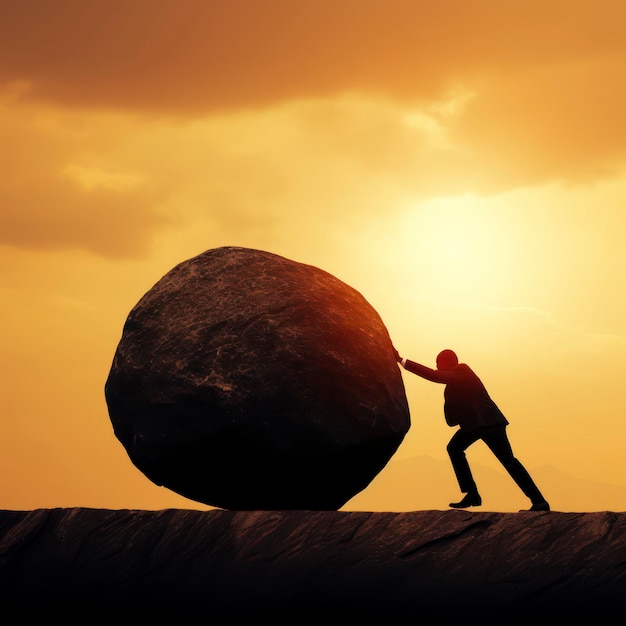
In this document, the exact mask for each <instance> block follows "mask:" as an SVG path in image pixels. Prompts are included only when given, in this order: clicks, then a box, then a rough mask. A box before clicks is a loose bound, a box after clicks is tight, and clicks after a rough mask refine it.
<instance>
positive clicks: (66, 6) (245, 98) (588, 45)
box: [0, 0, 626, 194]
mask: <svg viewBox="0 0 626 626" xmlns="http://www.w3.org/2000/svg"><path fill="white" fill-rule="evenodd" d="M538 15H541V19H537V16H538ZM624 17H626V5H624V3H622V2H619V1H617V0H593V1H590V0H579V1H576V2H570V3H568V4H567V7H564V6H563V4H562V3H561V2H556V1H548V2H546V1H540V0H530V1H528V2H524V3H509V2H504V3H503V2H501V1H499V0H469V1H468V0H447V1H446V0H444V1H443V2H436V3H434V2H420V1H417V2H416V1H414V0H388V1H384V2H383V1H380V2H376V1H372V2H363V1H362V0H345V1H342V2H335V1H334V0H313V1H307V0H304V1H303V2H292V1H291V0H266V1H264V2H257V1H256V0H228V1H226V0H214V1H212V2H201V1H197V0H186V1H182V2H173V1H171V0H169V1H168V0H135V1H134V2H132V3H128V2H126V1H121V0H107V1H104V0H103V1H96V2H89V3H84V2H77V1H75V0H59V1H58V2H55V3H53V4H51V3H49V2H47V1H45V0H32V1H31V2H28V3H24V2H21V1H17V0H15V1H12V0H9V1H8V2H5V3H4V4H3V19H2V20H1V21H0V86H2V85H4V86H5V89H9V90H12V91H13V93H14V95H15V93H18V92H19V94H18V95H19V98H20V101H21V102H22V103H23V104H29V103H39V104H45V105H47V106H50V107H51V108H53V109H56V110H62V109H67V110H71V111H75V112H76V113H77V114H80V113H85V112H92V113H93V112H103V111H110V112H111V111H115V112H116V114H119V115H138V116H140V119H141V120H144V123H145V124H147V121H145V120H148V119H149V120H151V123H153V124H163V123H166V124H168V123H175V124H176V123H180V124H184V123H187V122H189V120H195V121H203V120H207V119H210V118H214V119H221V118H222V117H223V116H229V115H241V114H246V113H250V112H255V111H256V112H262V111H272V110H284V107H286V106H289V105H293V104H295V103H299V102H318V103H320V106H319V117H318V129H319V131H320V134H321V136H322V137H323V138H325V139H326V140H329V132H328V131H329V130H331V129H332V131H333V132H337V133H338V141H339V140H341V139H343V140H345V141H347V142H350V141H351V142H353V143H354V146H353V148H354V149H355V150H359V151H360V155H361V157H360V158H361V159H362V161H361V165H364V164H365V159H366V158H368V159H369V162H370V165H371V166H372V168H378V170H379V171H380V168H387V169H391V168H395V169H396V171H397V175H398V176H404V178H405V181H407V182H406V183H404V184H407V185H408V180H409V178H412V179H413V182H412V185H413V189H414V191H415V192H416V193H418V194H420V193H422V194H424V193H426V194H428V193H433V191H434V190H438V189H441V188H442V187H446V190H447V193H468V192H473V193H479V194H492V193H498V192H501V191H503V190H506V189H511V188H515V187H521V186H527V185H531V184H540V183H542V182H545V181H550V180H568V181H575V182H581V181H591V180H595V179H598V178H604V177H609V176H611V175H613V174H615V172H616V171H618V170H619V169H620V168H621V167H622V165H623V162H624V160H625V156H626V155H625V154H624V147H623V146H624V143H625V140H626V126H625V125H624V124H623V123H622V112H623V111H624V110H625V109H626V88H625V87H624V82H623V81H622V80H621V76H622V75H623V74H624V71H625V67H624V66H625V64H626V36H625V33H624V26H623V24H625V23H626V20H625V19H624ZM16 90H17V91H16ZM349 97H354V98H357V99H359V100H360V101H362V102H365V101H372V102H376V101H379V102H380V101H386V102H389V103H391V102H393V103H395V105H394V106H395V108H396V109H397V110H402V111H404V113H405V115H406V118H405V122H406V123H405V124H399V123H398V122H397V119H396V118H394V119H392V118H389V120H388V122H389V123H388V125H387V129H385V128H383V124H382V120H381V118H380V116H379V113H380V107H375V108H374V109H372V110H371V111H369V112H368V111H367V110H365V109H361V110H360V111H357V113H358V114H360V115H361V116H362V117H360V118H358V119H356V120H355V119H351V118H350V115H351V114H352V113H354V112H355V111H356V109H354V108H350V107H346V106H345V99H346V98H349ZM332 101H337V102H339V105H338V107H337V108H336V109H335V111H330V107H329V103H330V102H332ZM455 107H457V108H455ZM314 109H315V107H313V106H311V107H309V113H310V117H309V123H311V124H313V123H314V119H313V118H314V116H315V115H318V113H311V112H312V111H313V110H314ZM370 113H371V115H372V117H371V118H368V115H369V114H370ZM342 116H343V117H342ZM324 123H328V124H329V126H328V127H327V128H324V127H323V124H324ZM340 123H343V124H344V125H345V130H342V129H341V128H340ZM368 123H371V129H369V130H368V129H367V125H368ZM427 126H428V127H429V132H430V139H431V141H432V142H433V145H434V142H435V140H436V141H438V142H439V143H438V144H437V146H438V147H439V148H440V149H439V150H434V149H432V147H433V145H431V146H430V147H429V148H428V150H427V151H426V152H425V153H424V154H427V156H428V158H427V159H426V158H419V156H416V149H415V139H416V136H415V135H416V134H415V132H412V131H414V130H415V129H416V128H417V129H418V130H419V131H420V133H419V141H421V140H422V139H423V136H424V132H423V131H425V130H426V129H427ZM385 130H388V131H389V134H388V135H387V136H384V135H380V134H378V135H377V134H376V133H377V132H385ZM350 132H352V133H353V135H352V136H350V134H349V133H350ZM368 142H369V143H368ZM328 145H329V146H330V142H329V144H328ZM347 147H348V146H347V145H345V146H338V148H339V149H340V150H341V149H342V148H347ZM368 149H370V155H369V157H365V156H364V155H365V152H366V150H368ZM328 156H329V158H332V156H331V155H330V153H328ZM78 166H80V167H83V165H81V164H78ZM90 167H93V166H90ZM118 169H119V168H118ZM118 169H117V170H113V171H118ZM118 173H119V172H118Z"/></svg>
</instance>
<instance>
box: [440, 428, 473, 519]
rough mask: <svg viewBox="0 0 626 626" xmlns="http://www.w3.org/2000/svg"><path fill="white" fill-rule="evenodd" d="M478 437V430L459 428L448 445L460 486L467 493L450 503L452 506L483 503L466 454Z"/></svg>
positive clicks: (460, 506) (461, 506)
mask: <svg viewBox="0 0 626 626" xmlns="http://www.w3.org/2000/svg"><path fill="white" fill-rule="evenodd" d="M478 439H479V436H478V434H477V433H476V432H467V431H464V430H461V429H459V430H457V431H456V433H454V435H453V436H452V439H450V441H449V442H448V445H447V447H446V450H447V452H448V455H449V457H450V461H451V463H452V469H453V470H454V474H455V476H456V479H457V482H458V483H459V488H460V489H461V492H463V493H465V494H467V495H466V496H465V498H463V499H462V500H461V501H460V502H456V503H450V506H452V507H455V508H463V507H465V506H479V505H480V504H481V503H482V502H481V498H480V495H479V493H478V487H477V486H476V482H475V481H474V477H473V476H472V470H471V469H470V466H469V463H468V462H467V456H466V455H465V450H467V448H469V446H471V445H472V444H473V443H474V442H475V441H477V440H478Z"/></svg>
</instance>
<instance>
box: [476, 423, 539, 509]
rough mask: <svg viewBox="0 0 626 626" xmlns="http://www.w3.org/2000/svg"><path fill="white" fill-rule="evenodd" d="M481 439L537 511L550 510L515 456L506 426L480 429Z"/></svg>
mask: <svg viewBox="0 0 626 626" xmlns="http://www.w3.org/2000/svg"><path fill="white" fill-rule="evenodd" d="M480 438H481V439H482V440H483V441H484V442H485V443H486V444H487V446H488V447H489V449H490V450H491V451H492V452H493V453H494V455H495V457H496V458H497V459H498V461H500V463H502V466H503V467H504V469H506V471H507V472H508V473H509V475H510V476H511V478H512V479H513V480H514V481H515V483H516V484H517V486H518V487H519V488H520V489H521V490H522V492H523V493H524V495H525V496H526V497H527V498H529V499H530V501H531V502H532V504H533V507H539V508H537V509H536V510H549V506H548V503H547V501H546V499H545V498H544V497H543V494H542V493H541V491H539V487H537V485H536V484H535V481H534V480H533V479H532V478H531V476H530V474H529V473H528V471H527V470H526V468H525V467H524V466H523V465H522V463H521V462H520V461H519V459H517V458H516V457H515V456H514V455H513V450H512V448H511V444H510V442H509V438H508V436H507V434H506V426H499V425H498V426H486V427H485V428H481V429H480Z"/></svg>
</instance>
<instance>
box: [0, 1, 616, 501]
mask: <svg viewBox="0 0 626 626" xmlns="http://www.w3.org/2000/svg"><path fill="white" fill-rule="evenodd" d="M625 76H626V4H625V3H623V2H621V1H618V0H613V1H610V0H582V1H581V0H572V1H569V2H560V1H556V0H541V1H537V0H526V1H524V2H521V1H519V2H518V1H515V0H511V1H506V2H503V1H501V0H498V1H495V0H482V1H479V0H466V1H461V0H441V1H440V2H436V3H434V2H430V1H428V2H427V1H421V0H413V1H409V0H340V1H337V0H301V1H299V2H292V1H291V0H263V2H261V1H255V0H205V1H201V0H180V1H173V0H93V1H91V2H83V1H81V0H56V1H55V2H49V1H47V0H0V145H1V148H0V165H1V167H0V293H1V294H2V302H3V306H2V307H1V308H0V342H1V345H2V351H1V353H0V372H1V374H2V385H1V386H0V405H1V406H2V427H3V436H2V438H1V439H0V508H2V509H36V508H53V507H95V508H112V509H119V508H131V509H142V508H143V509H161V508H170V507H178V508H200V509H203V508H206V507H204V505H201V504H200V503H197V502H193V501H190V500H188V499H186V498H183V497H181V496H178V495H177V494H175V493H173V492H171V491H169V490H167V489H166V488H163V487H157V486H156V485H154V484H152V483H151V482H150V481H149V480H148V479H147V478H146V477H145V476H144V475H143V474H141V472H140V471H139V470H138V469H137V468H135V467H134V466H133V465H132V463H131V462H130V460H129V458H128V456H127V454H126V452H125V450H124V449H123V447H122V445H121V444H120V442H119V441H118V440H117V439H116V438H115V436H114V434H113V430H112V426H111V423H110V419H109V416H108V412H107V406H106V402H105V399H104V383H105V380H106V377H107V375H108V372H109V370H110V367H111V362H112V359H113V355H114V353H115V350H116V347H117V344H118V342H119V340H120V338H121V332H122V327H123V324H124V321H125V319H126V317H127V315H128V313H129V312H130V310H131V308H132V307H133V306H134V305H135V304H136V303H137V302H138V300H139V299H140V298H141V297H142V296H143V295H144V294H145V293H146V292H147V291H148V290H149V289H150V288H151V287H152V286H153V285H154V284H155V283H156V282H157V281H158V280H159V279H160V278H161V277H162V276H163V275H164V274H165V273H167V272H168V271H169V270H170V269H171V268H172V267H173V266H174V265H176V264H178V263H179V262H181V261H184V260H186V259H189V258H191V257H193V256H195V255H197V254H200V253H201V252H204V251H205V250H208V249H211V248H216V247H221V246H243V247H249V248H255V249H261V250H266V251H268V252H272V253H276V254H279V255H282V256H285V257H287V258H290V259H292V260H295V261H299V262H303V263H307V264H311V265H315V266H316V267H319V268H321V269H324V270H325V271H328V272H330V273H331V274H333V275H334V276H336V277H337V278H340V279H341V280H343V281H344V282H346V283H347V284H349V285H351V286H352V287H354V288H355V289H357V290H358V291H359V292H360V293H361V294H363V296H364V297H365V298H366V299H367V300H368V301H369V302H370V304H371V305H372V306H373V307H374V308H375V309H376V310H377V311H378V313H379V314H380V316H381V318H382V319H383V321H384V323H385V325H386V326H387V328H388V330H389V333H390V335H391V337H392V340H393V342H394V345H395V346H396V348H397V349H398V350H399V352H400V353H401V354H402V356H405V357H407V358H409V359H412V360H415V361H418V362H421V363H424V364H426V365H430V366H433V367H434V364H435V357H436V355H437V353H438V352H439V351H440V350H442V349H444V348H451V349H454V350H455V351H456V352H457V354H458V355H459V359H460V360H461V361H462V362H466V363H468V364H469V365H470V366H471V367H472V368H473V369H474V370H475V371H476V372H477V374H478V375H479V376H480V377H481V379H482V380H483V382H484V383H485V385H486V386H487V388H488V390H489V392H490V394H491V396H492V398H493V399H494V400H495V401H496V403H497V404H498V405H499V406H500V408H501V409H502V410H503V412H504V413H505V415H506V416H507V418H508V419H509V421H510V426H509V428H508V433H509V438H510V440H511V443H512V446H513V450H514V453H515V454H516V456H517V457H518V458H519V459H520V460H521V461H522V462H523V463H524V465H525V466H526V467H527V468H528V469H529V471H530V472H531V474H535V472H536V473H537V474H536V475H541V476H543V475H547V474H545V472H546V471H547V469H549V471H550V472H552V474H551V475H554V472H556V473H557V475H558V476H567V477H568V484H573V485H578V484H579V485H581V487H580V489H577V488H576V486H574V487H573V488H571V489H570V491H571V492H572V493H573V492H574V491H577V493H576V495H577V498H578V500H577V503H582V504H579V506H582V507H583V510H603V507H604V503H603V502H602V501H601V500H600V501H598V499H597V498H596V497H595V495H594V489H593V488H589V487H588V485H589V484H593V481H595V482H597V483H598V484H610V485H614V486H621V487H624V506H625V507H626V455H625V454H624V448H625V446H626V423H625V420H624V417H625V410H624V394H625V382H626V297H625V295H624V285H625V284H626V246H625V245H624V242H625V240H626V121H625V120H624V111H625V110H626V80H624V77H625ZM402 377H403V381H404V384H405V388H406V394H407V399H408V401H409V407H410V411H411V428H410V430H409V432H408V433H407V435H406V437H405V439H404V441H403V442H402V444H401V446H400V448H399V449H398V451H397V452H396V454H395V455H394V457H393V458H392V459H391V461H390V464H389V466H391V465H392V464H394V463H402V462H408V461H410V460H411V459H414V458H416V457H424V456H425V457H428V458H432V459H433V460H435V461H436V462H437V463H438V462H440V461H441V462H447V454H446V450H445V447H446V444H447V441H448V439H449V438H450V436H451V435H452V434H453V432H454V430H453V429H450V428H449V427H448V426H446V425H445V422H444V420H443V412H442V407H443V387H442V386H441V385H437V384H434V383H430V382H428V381H425V380H423V379H420V378H418V377H416V376H414V375H412V374H410V373H408V372H403V373H402ZM468 457H469V459H470V463H476V464H479V465H480V464H482V465H484V466H485V467H490V468H491V469H493V470H494V471H498V468H499V466H498V464H497V462H496V461H495V460H494V459H492V458H491V457H490V455H489V453H488V451H487V450H486V449H485V448H483V447H481V445H480V444H476V445H475V446H473V447H472V448H470V450H469V451H468ZM444 465H445V463H442V466H444ZM386 471H387V468H385V470H383V472H386ZM415 479H416V477H415V476H411V477H410V478H409V477H408V476H407V478H406V481H407V482H406V485H405V484H404V483H403V482H402V479H399V482H398V484H396V489H397V490H398V491H400V492H402V490H403V489H404V488H405V487H406V497H407V503H408V505H407V506H408V507H409V508H414V509H420V508H423V507H424V506H426V505H425V504H424V502H425V500H420V487H419V485H420V484H423V485H426V483H428V484H429V485H430V484H431V483H433V481H436V477H434V476H420V477H417V481H418V482H417V483H416V482H415ZM572 481H573V482H572ZM576 481H579V482H576ZM442 484H445V489H446V491H444V492H442V493H441V500H442V505H441V506H442V507H443V508H445V506H446V503H447V502H449V501H451V500H454V499H458V495H459V494H458V491H457V486H456V485H455V484H454V483H453V482H452V481H450V475H446V478H445V480H444V482H443V483H442ZM550 484H551V485H552V484H554V490H555V492H553V493H550V494H546V495H547V497H548V499H550V500H552V501H553V502H554V501H556V502H557V503H558V504H560V506H561V510H567V507H568V500H567V497H566V495H565V494H564V493H558V492H557V491H558V489H559V487H558V485H559V482H558V480H557V481H556V482H554V481H553V482H552V483H550ZM583 485H584V486H585V487H584V488H583ZM429 488H430V487H429ZM585 490H587V491H585ZM598 493H599V492H598ZM367 494H368V490H367V489H366V490H365V491H364V492H363V493H362V494H360V496H363V498H362V500H361V502H363V503H364V505H363V506H366V507H368V508H369V509H370V510H378V508H380V507H384V504H382V503H381V501H380V500H376V497H375V496H374V495H372V497H371V498H370V499H369V500H368V498H367ZM585 494H587V495H588V499H585ZM483 496H484V494H483ZM559 498H561V500H560V501H559ZM503 501H504V496H503ZM490 503H491V504H490V506H491V507H492V508H491V510H502V507H504V505H503V504H502V503H499V501H498V494H491V496H490ZM524 503H525V499H523V498H522V501H521V504H524ZM507 506H508V505H507ZM607 506H608V505H607ZM611 506H615V505H614V504H613V503H611ZM499 507H500V508H499ZM585 507H586V509H585Z"/></svg>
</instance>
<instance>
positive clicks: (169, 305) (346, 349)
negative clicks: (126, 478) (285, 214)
mask: <svg viewBox="0 0 626 626" xmlns="http://www.w3.org/2000/svg"><path fill="white" fill-rule="evenodd" d="M105 397H106V402H107V406H108V410H109V416H110V419H111V422H112V424H113V428H114V432H115V434H116V436H117V438H118V439H119V440H120V442H121V443H122V444H123V445H124V447H125V449H126V451H127V453H128V455H129V457H130V459H131V461H132V462H133V463H134V465H135V466H136V467H137V468H138V469H139V470H141V471H142V472H143V473H144V474H145V475H146V476H147V477H148V478H149V479H150V480H152V481H153V482H155V483H156V484H158V485H163V486H165V487H167V488H169V489H171V490H172V491H175V492H177V493H179V494H181V495H183V496H185V497H187V498H190V499H191V500H195V501H197V502H202V503H204V504H207V505H211V506H215V507H219V508H223V509H231V510H294V509H299V510H304V509H308V510H337V509H339V508H340V507H341V506H343V505H344V504H345V503H346V502H347V501H348V500H349V499H350V498H352V497H353V496H354V495H355V494H357V493H359V492H360V491H362V490H363V489H364V488H365V487H366V486H367V485H368V484H369V483H370V482H371V480H372V479H373V478H374V477H375V476H376V475H377V474H378V473H379V472H380V470H381V469H382V468H383V467H384V466H385V465H386V464H387V462H388V460H389V459H390V458H391V456H392V455H393V454H394V452H395V451H396V449H397V448H398V446H399V445H400V443H401V442H402V440H403V438H404V436H405V434H406V433H407V431H408V429H409V426H410V417H409V409H408V404H407V399H406V394H405V388H404V384H403V381H402V377H401V374H400V371H399V368H398V366H397V363H396V362H395V359H394V355H393V347H392V342H391V339H390V337H389V333H388V331H387V329H386V327H385V325H384V324H383V322H382V320H381V318H380V316H379V315H378V313H377V312H376V311H375V310H374V309H373V308H372V306H371V305H370V304H369V303H368V302H367V301H366V300H365V298H364V297H363V296H362V295H361V294H360V293H359V292H358V291H356V290H355V289H353V288H352V287H350V286H348V285H346V284H345V283H343V282H342V281H340V280H339V279H337V278H335V277H334V276H332V275H331V274H329V273H327V272H325V271H323V270H320V269H318V268H316V267H313V266H310V265H305V264H302V263H298V262H295V261H291V260H289V259H286V258H284V257H281V256H278V255H275V254H271V253H268V252H263V251H259V250H252V249H248V248H238V247H224V248H216V249H212V250H208V251H207V252H204V253H203V254H200V255H198V256H196V257H194V258H192V259H189V260H187V261H185V262H183V263H180V264H179V265H177V266H176V267H174V268H173V269H172V270H171V271H169V272H168V273H167V274H166V275H165V276H163V278H161V280H159V281H158V282H157V283H156V284H155V285H154V286H153V287H152V289H150V290H149V291H148V292H147V293H146V294H145V295H144V296H143V297H142V298H141V299H140V301H139V302H138V303H137V304H136V305H135V307H134V308H133V309H132V310H131V312H130V313H129V315H128V318H127V320H126V323H125V325H124V328H123V333H122V338H121V340H120V342H119V344H118V346H117V350H116V352H115V355H114V358H113V363H112V366H111V370H110V372H109V376H108V378H107V381H106V384H105Z"/></svg>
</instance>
